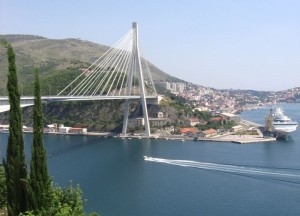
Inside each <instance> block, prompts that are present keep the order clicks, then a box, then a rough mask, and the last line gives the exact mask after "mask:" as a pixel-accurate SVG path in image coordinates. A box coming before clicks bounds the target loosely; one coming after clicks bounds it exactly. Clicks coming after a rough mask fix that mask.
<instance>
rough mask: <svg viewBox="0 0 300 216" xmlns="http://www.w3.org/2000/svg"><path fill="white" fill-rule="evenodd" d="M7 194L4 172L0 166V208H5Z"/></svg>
mask: <svg viewBox="0 0 300 216" xmlns="http://www.w3.org/2000/svg"><path fill="white" fill-rule="evenodd" d="M6 201H7V193H6V184H5V172H4V167H3V166H2V164H0V208H2V207H3V206H6Z"/></svg>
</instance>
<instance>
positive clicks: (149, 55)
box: [0, 0, 300, 91]
mask: <svg viewBox="0 0 300 216" xmlns="http://www.w3.org/2000/svg"><path fill="white" fill-rule="evenodd" d="M132 22H137V23H138V26H139V43H140V49H141V53H142V55H143V57H145V58H146V59H148V60H149V61H150V62H152V63H153V64H154V65H156V66H157V67H159V68H160V69H161V70H163V71H164V72H166V73H168V74H170V75H172V76H175V77H178V78H180V79H183V80H186V81H188V82H192V83H194V84H199V85H203V86H207V87H213V88H217V89H230V88H232V89H252V90H267V91H278V90H285V89H289V88H294V87H300V1H299V0H139V1H138V0H76V1H71V0H51V1H34V0H26V1H22V0H0V34H32V35H40V36H44V37H47V38H51V39H63V38H81V39H84V40H89V41H92V42H96V43H99V44H103V45H109V46H112V45H114V44H115V43H116V42H117V41H118V40H119V39H120V38H121V37H122V36H124V35H125V34H126V33H127V32H128V31H129V30H130V28H131V25H132Z"/></svg>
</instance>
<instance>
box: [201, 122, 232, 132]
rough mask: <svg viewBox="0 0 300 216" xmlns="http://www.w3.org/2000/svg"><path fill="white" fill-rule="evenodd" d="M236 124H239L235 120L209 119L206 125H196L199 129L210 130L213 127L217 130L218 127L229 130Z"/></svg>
mask: <svg viewBox="0 0 300 216" xmlns="http://www.w3.org/2000/svg"><path fill="white" fill-rule="evenodd" d="M236 125H237V124H236V123H235V122H234V121H228V122H222V121H218V122H213V121H209V122H208V123H207V124H206V125H196V127H197V128H198V129H199V130H208V129H210V128H213V129H215V130H217V129H224V130H229V129H231V128H232V127H233V126H236Z"/></svg>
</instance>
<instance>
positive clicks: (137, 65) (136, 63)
mask: <svg viewBox="0 0 300 216" xmlns="http://www.w3.org/2000/svg"><path fill="white" fill-rule="evenodd" d="M132 29H133V43H132V54H133V59H132V65H131V66H132V67H131V72H130V73H129V74H128V80H129V82H128V88H127V93H128V94H127V95H130V94H131V86H132V79H133V72H134V70H136V73H137V76H138V82H139V91H140V96H141V105H142V109H143V117H144V124H145V136H147V137H150V135H151V133H150V124H149V117H148V109H147V101H146V96H145V93H146V92H145V84H144V77H143V71H142V64H141V58H140V53H139V48H138V28H137V23H132ZM129 105H130V101H129V100H126V104H125V112H124V121H123V131H122V133H123V134H124V135H126V133H127V126H128V116H129Z"/></svg>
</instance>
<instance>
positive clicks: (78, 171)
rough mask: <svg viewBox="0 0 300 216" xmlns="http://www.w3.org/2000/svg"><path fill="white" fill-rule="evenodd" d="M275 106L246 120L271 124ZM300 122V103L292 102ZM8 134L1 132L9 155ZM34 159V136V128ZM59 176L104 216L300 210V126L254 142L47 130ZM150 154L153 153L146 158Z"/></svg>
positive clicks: (0, 145)
mask: <svg viewBox="0 0 300 216" xmlns="http://www.w3.org/2000/svg"><path fill="white" fill-rule="evenodd" d="M269 108H270V107H266V108H261V109H257V110H252V111H247V112H244V113H242V114H241V116H242V118H245V119H247V120H251V121H254V122H257V123H261V124H263V122H264V118H265V115H266V114H267V112H268V109H269ZM283 110H284V111H285V114H286V115H288V116H290V117H291V118H292V119H293V120H296V121H298V122H300V112H299V110H300V104H284V105H283ZM7 137H8V134H0V150H1V155H0V156H1V158H2V157H4V156H5V153H6V144H7ZM24 138H25V150H26V156H27V159H29V158H30V144H31V142H32V135H31V134H26V135H24ZM44 141H45V146H46V149H47V155H48V166H49V172H50V175H51V176H52V178H53V181H54V182H55V183H57V184H59V185H60V186H67V185H68V183H69V180H72V182H73V184H80V186H81V188H82V190H83V196H84V198H86V199H87V200H88V201H87V203H86V205H85V210H86V212H87V213H89V212H92V211H96V212H99V213H100V214H101V215H105V216H115V215H128V216H141V215H145V216H147V215H149V216H150V215H151V216H153V215H172V216H173V215H183V216H188V215H214V216H218V215H220V216H221V215H222V216H224V215H230V216H231V215H272V216H273V215H280V216H282V215H300V131H299V129H298V130H297V131H296V132H294V133H292V134H291V135H290V136H289V139H288V140H286V141H275V142H266V143H254V144H233V143H216V142H203V141H197V142H194V141H185V142H181V141H175V140H168V141H166V140H152V139H151V140H150V139H144V140H140V139H130V140H129V139H124V140H123V139H117V138H106V139H104V138H99V137H87V136H54V135H45V136H44ZM144 156H147V157H146V158H145V157H144Z"/></svg>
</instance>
